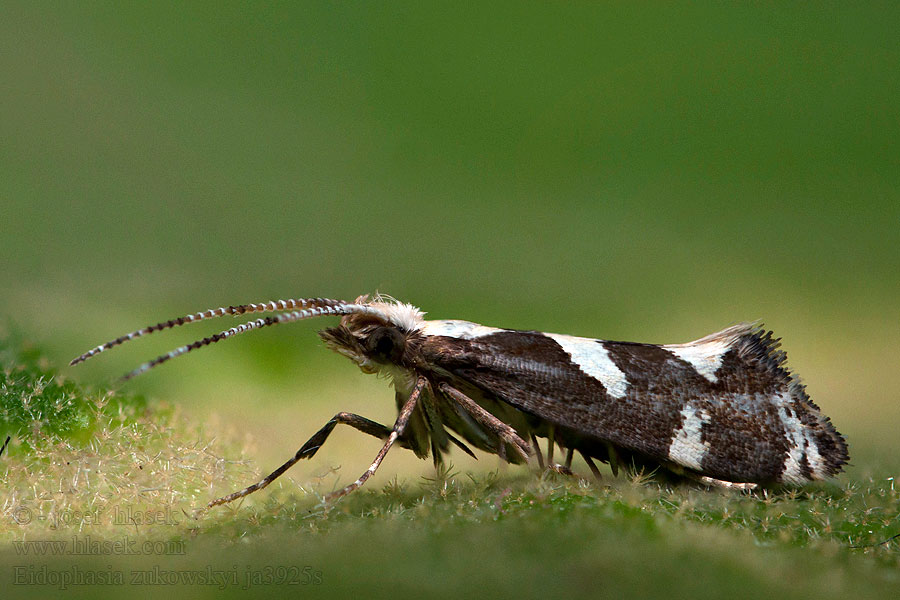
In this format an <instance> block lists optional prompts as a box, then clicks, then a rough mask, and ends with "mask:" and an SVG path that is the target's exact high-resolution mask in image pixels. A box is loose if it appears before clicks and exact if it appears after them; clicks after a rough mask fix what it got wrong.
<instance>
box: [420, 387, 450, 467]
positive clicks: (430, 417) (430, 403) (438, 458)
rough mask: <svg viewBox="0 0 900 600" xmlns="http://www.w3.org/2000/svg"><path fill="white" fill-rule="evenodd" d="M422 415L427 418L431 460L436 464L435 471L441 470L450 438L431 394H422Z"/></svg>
mask: <svg viewBox="0 0 900 600" xmlns="http://www.w3.org/2000/svg"><path fill="white" fill-rule="evenodd" d="M421 406H422V415H424V417H425V427H426V428H427V429H428V437H429V439H430V440H431V459H432V461H433V462H434V469H435V471H438V470H440V468H441V465H442V464H443V463H444V456H443V453H442V452H443V449H444V448H446V447H447V443H448V441H449V439H450V438H449V436H448V435H447V430H446V429H444V424H443V422H442V421H441V417H440V415H438V413H437V409H436V408H435V406H434V398H433V396H432V395H431V394H429V393H425V394H422V404H421Z"/></svg>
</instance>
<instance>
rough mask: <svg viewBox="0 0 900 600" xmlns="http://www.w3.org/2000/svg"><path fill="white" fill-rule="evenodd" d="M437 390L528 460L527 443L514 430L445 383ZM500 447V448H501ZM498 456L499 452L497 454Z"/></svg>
mask: <svg viewBox="0 0 900 600" xmlns="http://www.w3.org/2000/svg"><path fill="white" fill-rule="evenodd" d="M438 389H439V390H440V391H441V392H443V393H444V394H446V395H447V396H449V397H450V398H451V399H453V400H454V401H455V402H456V403H457V404H458V405H459V406H461V407H462V408H463V410H465V411H466V412H467V413H469V415H471V416H472V418H474V419H475V420H476V421H478V423H479V424H481V425H482V426H484V427H486V428H487V429H488V430H490V431H491V433H493V434H494V435H496V436H497V437H499V438H500V439H501V440H502V441H503V442H506V443H507V444H509V445H511V446H512V447H513V448H515V449H516V451H517V452H518V453H519V455H520V456H521V457H522V458H523V459H524V460H528V451H529V450H530V449H529V447H528V442H526V441H525V440H523V439H522V438H521V437H519V434H518V433H516V430H515V429H513V428H512V427H510V426H509V425H507V424H506V423H504V422H503V421H501V420H500V419H498V418H497V417H495V416H494V415H492V414H491V413H489V412H488V411H486V410H484V409H483V408H481V406H479V405H478V403H477V402H475V401H474V400H472V399H471V398H469V397H468V396H466V395H465V394H463V393H462V392H461V391H459V390H458V389H456V388H455V387H452V386H451V385H449V384H447V383H441V384H440V385H439V386H438ZM501 447H502V446H501ZM497 453H498V454H500V451H499V450H498V452H497Z"/></svg>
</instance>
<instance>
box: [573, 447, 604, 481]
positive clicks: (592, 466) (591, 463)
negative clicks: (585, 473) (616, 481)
mask: <svg viewBox="0 0 900 600" xmlns="http://www.w3.org/2000/svg"><path fill="white" fill-rule="evenodd" d="M579 454H580V455H581V458H583V459H584V462H586V463H587V466H588V468H590V470H591V473H593V475H594V478H595V479H596V480H597V481H602V480H603V477H602V476H601V475H600V469H598V468H597V465H595V464H594V461H593V460H592V459H591V457H590V456H588V455H587V454H585V453H584V452H579Z"/></svg>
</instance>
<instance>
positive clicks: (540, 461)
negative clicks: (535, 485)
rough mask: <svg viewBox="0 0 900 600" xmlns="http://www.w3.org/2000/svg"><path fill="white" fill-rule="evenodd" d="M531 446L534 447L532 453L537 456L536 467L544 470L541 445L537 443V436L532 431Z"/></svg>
mask: <svg viewBox="0 0 900 600" xmlns="http://www.w3.org/2000/svg"><path fill="white" fill-rule="evenodd" d="M531 447H532V448H534V454H535V456H537V461H538V467H539V468H540V469H541V471H543V470H544V456H543V455H542V454H541V447H540V446H539V445H538V439H537V436H536V435H534V434H533V433H532V434H531Z"/></svg>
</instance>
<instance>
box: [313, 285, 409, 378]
mask: <svg viewBox="0 0 900 600" xmlns="http://www.w3.org/2000/svg"><path fill="white" fill-rule="evenodd" d="M354 304H357V305H360V306H365V307H367V308H368V309H369V310H367V311H364V312H357V313H352V314H347V315H344V316H343V317H342V318H341V323H340V325H338V326H337V327H329V328H328V329H324V330H322V331H320V332H319V336H320V337H321V338H322V339H323V340H324V341H325V344H326V345H327V346H328V347H329V348H331V349H332V350H334V351H335V352H338V353H339V354H343V355H344V356H346V357H347V358H349V359H350V360H352V361H353V362H355V363H356V364H357V365H358V366H359V368H360V369H361V370H362V371H363V372H364V373H378V372H391V371H393V367H396V366H402V365H403V363H404V359H405V356H406V354H407V349H408V346H409V341H410V339H411V338H414V337H416V333H415V332H416V331H417V330H418V329H419V328H420V327H421V324H422V323H423V322H424V320H423V313H422V312H421V311H420V310H419V309H417V308H416V307H414V306H412V305H410V304H403V303H401V302H397V301H396V300H393V299H392V298H387V297H384V296H377V297H376V298H375V299H374V300H371V301H370V300H369V298H368V296H361V297H359V298H357V299H356V301H355V302H354Z"/></svg>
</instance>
